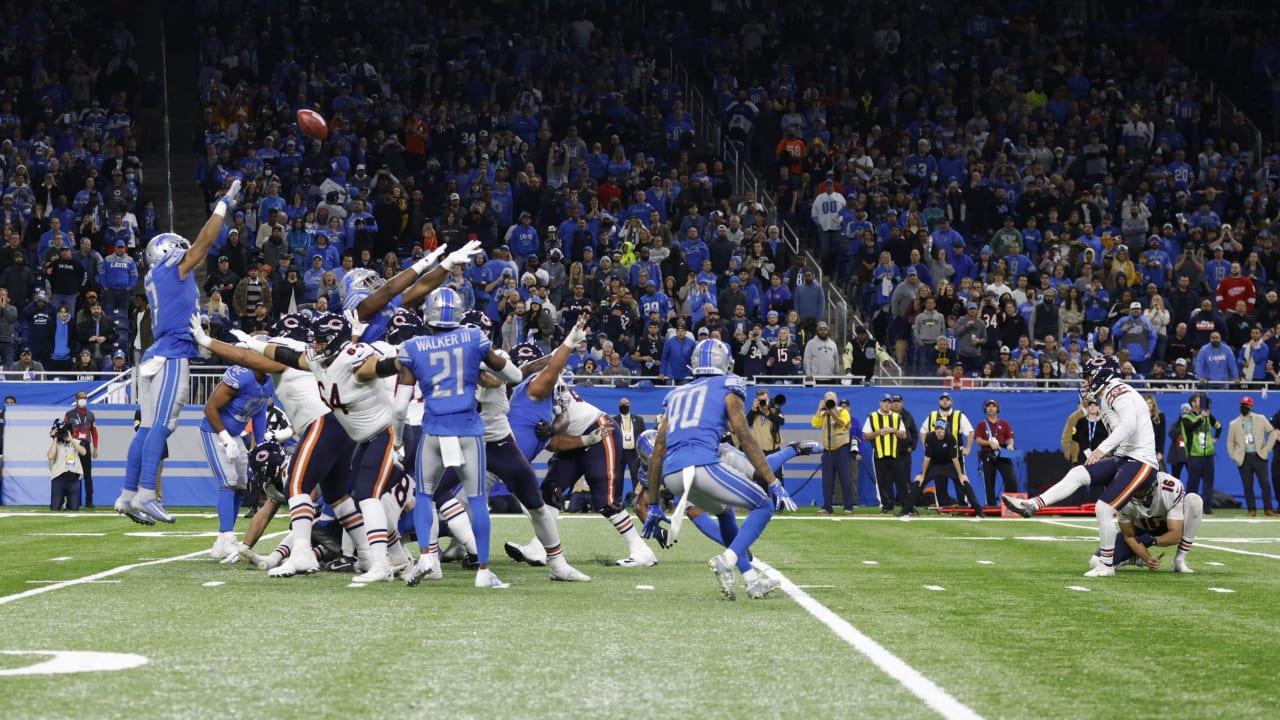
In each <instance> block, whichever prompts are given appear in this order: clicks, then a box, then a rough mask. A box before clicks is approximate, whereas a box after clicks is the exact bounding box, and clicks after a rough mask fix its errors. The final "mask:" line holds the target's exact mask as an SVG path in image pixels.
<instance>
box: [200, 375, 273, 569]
mask: <svg viewBox="0 0 1280 720" xmlns="http://www.w3.org/2000/svg"><path fill="white" fill-rule="evenodd" d="M275 392H276V386H275V383H273V382H271V378H269V377H267V374H266V373H265V372H262V371H261V370H250V369H249V368H244V367H240V366H238V365H233V366H232V367H229V368H227V370H226V372H224V373H222V378H221V379H220V380H219V381H218V384H217V385H216V386H215V387H214V388H213V392H212V393H211V394H210V395H209V399H208V401H206V402H205V404H204V420H202V421H201V422H200V440H201V444H202V445H203V446H204V455H205V459H207V460H208V461H209V467H211V468H213V476H214V478H215V479H216V480H217V481H218V539H217V540H215V541H214V543H213V549H212V550H211V551H210V554H212V555H213V557H214V559H215V560H221V561H223V562H235V561H237V560H239V559H240V556H239V555H238V554H237V553H236V549H237V548H236V533H235V528H236V517H237V516H238V515H239V514H240V501H241V500H242V499H243V498H244V491H245V488H247V487H248V486H249V452H248V450H247V449H246V448H245V445H244V440H243V439H242V438H241V437H240V436H241V435H243V434H244V432H245V428H246V426H248V425H249V424H250V423H252V424H253V444H254V445H259V444H261V443H262V442H263V440H264V437H265V435H266V430H267V407H268V406H270V405H271V397H272V396H273V395H275Z"/></svg>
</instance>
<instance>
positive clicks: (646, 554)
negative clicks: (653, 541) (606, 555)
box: [615, 546, 658, 567]
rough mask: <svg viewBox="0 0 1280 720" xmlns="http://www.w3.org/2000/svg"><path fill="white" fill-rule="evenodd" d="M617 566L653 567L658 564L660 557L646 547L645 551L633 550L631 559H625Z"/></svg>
mask: <svg viewBox="0 0 1280 720" xmlns="http://www.w3.org/2000/svg"><path fill="white" fill-rule="evenodd" d="M615 564H616V565H618V566H620V567H653V566H654V565H657V564H658V556H657V555H654V554H653V551H652V550H650V549H649V548H648V547H647V546H646V547H645V548H644V550H643V551H641V550H639V549H636V550H633V551H632V552H631V557H624V558H622V559H621V560H619V561H618V562H617V563H615Z"/></svg>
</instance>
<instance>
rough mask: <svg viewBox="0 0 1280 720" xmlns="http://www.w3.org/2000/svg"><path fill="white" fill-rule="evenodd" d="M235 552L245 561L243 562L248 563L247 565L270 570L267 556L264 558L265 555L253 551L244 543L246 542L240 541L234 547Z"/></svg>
mask: <svg viewBox="0 0 1280 720" xmlns="http://www.w3.org/2000/svg"><path fill="white" fill-rule="evenodd" d="M236 554H237V555H239V556H240V559H241V560H243V561H245V562H246V563H248V564H249V565H252V566H253V567H254V568H256V569H258V570H270V569H271V567H270V566H269V564H268V560H267V558H266V557H264V556H262V555H259V554H258V553H256V552H254V551H253V548H251V547H249V546H248V545H246V544H244V543H240V544H239V545H238V546H237V547H236Z"/></svg>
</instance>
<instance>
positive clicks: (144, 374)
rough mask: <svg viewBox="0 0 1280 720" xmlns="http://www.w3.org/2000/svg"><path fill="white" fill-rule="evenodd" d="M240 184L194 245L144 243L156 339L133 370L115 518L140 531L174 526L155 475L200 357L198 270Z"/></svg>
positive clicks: (172, 237) (173, 240)
mask: <svg viewBox="0 0 1280 720" xmlns="http://www.w3.org/2000/svg"><path fill="white" fill-rule="evenodd" d="M239 197H240V181H239V180H235V181H233V182H232V183H231V185H230V187H229V188H228V189H227V192H226V193H225V194H224V195H223V196H222V198H221V199H220V200H218V202H217V203H216V204H215V205H214V207H213V214H212V215H210V216H209V219H208V221H206V222H205V224H204V227H202V228H201V229H200V234H198V235H196V242H195V244H194V245H192V244H190V243H188V242H187V239H186V238H184V237H182V236H181V235H178V234H176V233H161V234H159V235H157V236H155V237H154V238H152V239H151V242H149V243H147V250H146V257H147V265H148V267H149V269H148V270H147V276H146V281H145V283H144V286H145V288H146V293H147V302H148V304H150V306H151V330H152V333H153V334H154V336H155V341H154V342H153V343H152V344H151V347H149V348H147V351H146V353H145V354H144V355H143V356H142V362H141V363H140V364H139V365H138V389H139V395H138V397H139V405H140V411H141V424H140V425H139V426H138V431H137V432H136V433H134V436H133V441H132V442H131V443H130V444H129V455H128V461H127V463H126V465H125V474H124V487H123V489H122V490H121V491H120V497H118V498H116V502H115V510H116V512H118V513H120V514H122V515H126V516H128V517H129V518H130V519H132V520H133V521H135V522H139V523H142V524H144V525H152V524H155V522H156V521H157V520H159V521H161V522H167V523H171V522H173V516H172V515H170V514H169V512H168V511H167V510H165V509H164V505H163V504H161V502H160V499H159V498H158V497H156V472H157V471H158V469H159V467H160V461H161V459H162V458H163V457H164V452H165V443H166V442H167V441H168V440H169V436H170V435H172V434H173V431H174V430H176V429H177V428H178V414H179V413H181V412H182V406H183V405H185V404H186V403H187V397H188V394H189V391H190V388H189V386H190V382H189V381H188V378H187V372H188V369H187V364H188V362H189V361H190V359H191V358H194V357H198V356H199V351H198V350H197V348H196V343H195V340H194V339H193V338H192V337H191V330H190V327H189V319H190V317H191V314H192V313H193V312H199V311H200V308H199V300H200V287H199V284H198V283H197V282H196V276H195V271H196V268H198V267H199V266H200V264H201V263H202V262H204V258H205V256H206V255H208V253H209V248H210V247H212V246H213V243H214V241H215V240H217V239H218V234H219V231H220V230H221V229H222V222H223V219H224V218H225V217H226V215H227V213H229V212H230V211H231V210H232V209H233V208H235V206H236V202H237V200H238V199H239Z"/></svg>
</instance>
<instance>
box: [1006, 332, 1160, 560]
mask: <svg viewBox="0 0 1280 720" xmlns="http://www.w3.org/2000/svg"><path fill="white" fill-rule="evenodd" d="M1081 372H1082V374H1083V376H1084V385H1083V386H1082V387H1081V388H1080V403H1081V405H1082V406H1083V405H1084V404H1085V403H1086V402H1087V401H1088V400H1089V399H1090V398H1097V400H1098V407H1099V408H1101V410H1102V422H1103V423H1105V424H1106V426H1107V432H1108V433H1109V434H1108V435H1107V439H1106V440H1103V441H1102V444H1101V445H1099V446H1098V448H1097V449H1096V450H1094V451H1093V452H1092V453H1090V454H1089V457H1088V458H1086V459H1085V463H1084V465H1077V466H1076V467H1073V468H1071V470H1070V471H1068V472H1067V475H1066V477H1064V478H1062V479H1061V480H1059V481H1058V482H1057V483H1056V484H1054V485H1053V486H1052V487H1050V488H1049V489H1048V490H1046V491H1044V492H1043V493H1042V494H1040V495H1039V496H1038V497H1034V498H1030V499H1027V500H1023V499H1022V498H1017V497H1013V496H1012V495H1004V496H1002V497H1001V500H1002V501H1003V502H1004V504H1005V507H1007V508H1009V509H1010V510H1012V511H1014V512H1016V513H1018V514H1019V515H1022V516H1023V517H1031V516H1032V515H1034V514H1035V513H1036V512H1037V511H1038V510H1040V509H1042V508H1044V507H1046V506H1048V505H1053V504H1055V503H1059V502H1062V501H1063V500H1066V499H1067V498H1068V497H1070V496H1071V495H1072V493H1074V492H1075V491H1076V490H1078V489H1080V488H1084V487H1089V486H1090V485H1103V486H1105V488H1104V489H1103V491H1102V495H1101V497H1099V498H1098V502H1097V505H1096V506H1095V509H1094V517H1095V518H1096V519H1097V522H1098V547H1099V555H1098V558H1099V562H1098V563H1097V567H1095V568H1093V569H1091V570H1090V571H1089V572H1087V573H1085V577H1110V576H1112V575H1115V574H1116V571H1115V568H1114V566H1113V564H1114V558H1115V540H1116V533H1115V517H1116V512H1117V511H1120V510H1123V509H1124V507H1125V504H1126V503H1128V502H1129V501H1130V500H1131V499H1132V498H1133V497H1134V496H1136V495H1141V494H1143V493H1145V492H1147V490H1148V489H1149V488H1150V486H1151V484H1152V483H1153V482H1155V478H1156V473H1157V472H1158V469H1159V467H1160V465H1159V462H1158V461H1157V460H1156V438H1155V431H1154V430H1153V429H1152V427H1151V411H1150V410H1149V409H1148V408H1147V403H1146V401H1145V400H1143V399H1142V395H1140V394H1138V391H1137V390H1134V389H1133V388H1132V387H1130V386H1129V385H1128V384H1127V383H1125V382H1123V381H1121V379H1120V363H1119V362H1118V361H1117V360H1116V359H1115V358H1114V357H1112V356H1110V355H1104V356H1099V357H1093V358H1089V359H1088V360H1086V361H1085V363H1084V367H1083V368H1082V370H1081Z"/></svg>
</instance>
